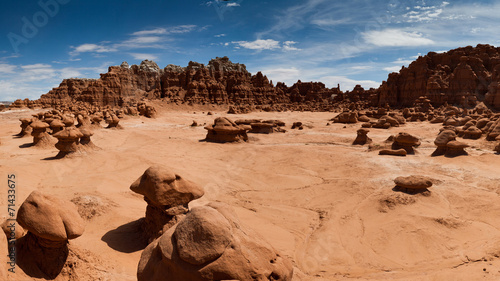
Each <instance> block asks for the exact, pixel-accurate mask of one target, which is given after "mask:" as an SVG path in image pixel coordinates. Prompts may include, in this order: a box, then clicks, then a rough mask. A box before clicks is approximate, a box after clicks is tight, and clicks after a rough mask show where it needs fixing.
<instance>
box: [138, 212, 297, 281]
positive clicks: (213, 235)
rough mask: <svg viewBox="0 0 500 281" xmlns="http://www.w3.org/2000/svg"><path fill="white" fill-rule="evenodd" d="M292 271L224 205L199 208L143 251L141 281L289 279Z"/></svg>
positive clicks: (288, 265)
mask: <svg viewBox="0 0 500 281" xmlns="http://www.w3.org/2000/svg"><path fill="white" fill-rule="evenodd" d="M292 274H293V267H292V264H291V262H290V261H289V260H288V259H286V258H284V257H282V256H281V255H280V254H279V253H278V252H277V251H276V250H275V249H274V248H273V247H272V246H271V245H270V244H268V243H267V242H266V241H265V240H264V239H263V238H261V237H260V236H259V235H258V234H256V233H255V232H254V231H252V230H251V229H249V228H247V227H246V226H244V225H243V224H241V222H240V221H239V219H238V218H237V217H236V216H235V215H234V211H233V210H232V209H231V208H229V207H228V206H226V205H223V204H221V203H211V204H209V205H208V206H201V207H196V208H193V209H192V210H191V212H190V213H188V214H187V215H186V218H185V219H184V220H183V221H181V222H180V223H178V224H177V225H176V226H175V227H172V228H170V229H169V230H168V231H167V232H166V233H165V234H163V235H162V236H161V237H160V238H159V239H157V240H155V241H154V242H153V243H151V244H149V246H148V247H147V248H146V249H145V250H144V251H143V253H142V255H141V259H140V261H139V266H138V271H137V279H138V280H139V281H145V280H148V281H156V280H158V281H159V280H165V278H166V276H168V279H169V280H183V281H209V280H240V281H251V280H252V281H253V280H291V279H292Z"/></svg>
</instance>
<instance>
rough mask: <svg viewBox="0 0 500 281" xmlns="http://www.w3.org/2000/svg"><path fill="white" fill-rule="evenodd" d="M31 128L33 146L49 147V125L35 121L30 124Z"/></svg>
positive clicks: (50, 141) (51, 141) (50, 140)
mask: <svg viewBox="0 0 500 281" xmlns="http://www.w3.org/2000/svg"><path fill="white" fill-rule="evenodd" d="M30 126H31V127H32V128H33V131H32V132H31V135H32V136H33V145H49V144H51V143H53V140H52V138H51V136H50V135H49V133H47V131H46V130H47V128H49V127H50V126H49V124H47V123H45V122H42V121H39V120H37V121H35V122H32V123H31V124H30Z"/></svg>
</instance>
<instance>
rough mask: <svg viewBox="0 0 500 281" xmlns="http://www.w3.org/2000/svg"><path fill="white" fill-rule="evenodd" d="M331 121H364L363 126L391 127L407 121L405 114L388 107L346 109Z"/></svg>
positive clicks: (347, 122) (348, 122)
mask: <svg viewBox="0 0 500 281" xmlns="http://www.w3.org/2000/svg"><path fill="white" fill-rule="evenodd" d="M330 121H333V122H334V123H344V124H352V123H358V122H362V124H361V127H363V128H377V129H389V128H391V127H399V126H400V125H403V124H405V123H406V120H405V118H404V117H403V115H402V114H401V113H400V112H398V111H392V112H391V111H389V110H388V109H387V108H382V107H381V108H378V109H376V110H359V111H357V110H354V111H349V110H348V111H344V112H342V113H340V114H338V115H337V116H335V117H334V118H332V119H331V120H330Z"/></svg>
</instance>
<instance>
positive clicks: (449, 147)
mask: <svg viewBox="0 0 500 281" xmlns="http://www.w3.org/2000/svg"><path fill="white" fill-rule="evenodd" d="M467 147H469V145H468V144H466V143H463V142H460V141H456V140H452V141H449V142H448V143H447V144H446V152H445V154H444V155H445V156H447V157H456V156H460V155H468V153H467V151H465V148H467Z"/></svg>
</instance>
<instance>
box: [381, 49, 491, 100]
mask: <svg viewBox="0 0 500 281" xmlns="http://www.w3.org/2000/svg"><path fill="white" fill-rule="evenodd" d="M499 65H500V48H496V47H493V46H490V45H477V46H476V47H472V46H468V47H464V48H458V49H454V50H451V51H448V52H445V53H439V54H438V53H435V52H430V53H428V54H427V55H426V56H422V57H419V58H418V59H417V60H416V61H414V62H412V63H411V64H410V65H409V66H408V67H403V68H402V69H401V71H400V72H399V73H391V74H389V77H388V78H387V81H384V82H383V83H382V85H381V86H380V88H378V89H377V90H376V97H377V99H378V101H377V104H379V105H384V104H386V103H388V104H389V105H391V106H395V105H400V106H411V103H412V102H413V101H414V100H416V99H417V98H419V97H420V96H425V97H426V98H427V99H428V100H429V103H430V104H432V105H433V106H434V107H436V106H441V105H444V104H445V103H448V104H458V105H461V106H465V107H474V106H475V105H476V104H477V101H478V100H484V102H485V103H486V104H487V105H490V106H492V107H493V108H496V109H500V91H498V90H497V89H498V88H499V87H498V85H499V84H498V83H499V82H500V81H499V80H500V75H499V73H500V72H499V71H500V66H499Z"/></svg>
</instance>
